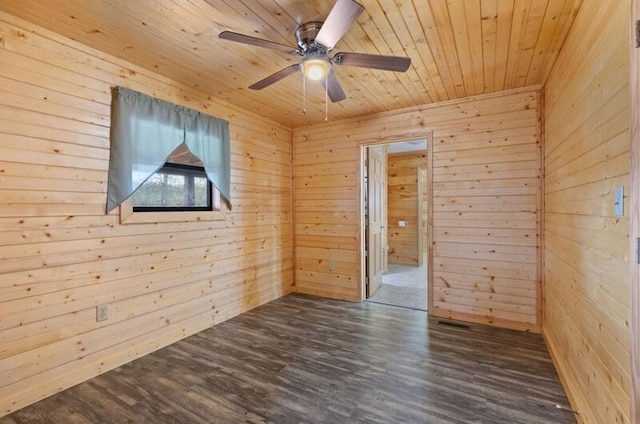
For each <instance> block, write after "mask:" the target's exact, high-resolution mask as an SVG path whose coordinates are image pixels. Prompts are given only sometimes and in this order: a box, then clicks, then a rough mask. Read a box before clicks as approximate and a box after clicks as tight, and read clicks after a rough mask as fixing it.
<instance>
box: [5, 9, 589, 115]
mask: <svg viewBox="0 0 640 424" xmlns="http://www.w3.org/2000/svg"><path fill="white" fill-rule="evenodd" d="M581 2H582V0H362V1H361V3H362V4H363V5H364V7H365V11H364V13H363V14H362V15H361V16H360V17H359V18H358V20H357V21H356V23H355V24H354V25H353V26H352V27H351V28H350V29H349V31H348V32H347V33H346V35H345V36H344V37H343V38H342V40H341V41H340V42H339V43H338V44H337V45H336V47H335V49H334V50H333V52H340V51H349V52H360V53H374V54H387V55H398V56H409V57H411V59H412V65H411V67H410V68H409V70H408V71H407V72H406V73H394V72H386V71H376V70H366V69H362V68H354V67H346V66H340V67H337V71H336V72H337V74H338V78H339V80H340V82H341V84H342V86H343V88H344V90H345V92H346V93H347V99H346V100H343V101H342V102H340V103H333V104H330V105H329V117H330V119H332V120H335V119H340V118H347V117H353V116H360V115H365V114H370V113H374V112H381V111H387V110H395V109H400V108H405V107H411V106H418V105H423V104H426V103H432V102H439V101H444V100H449V99H454V98H460V97H466V96H471V95H475V94H481V93H489V92H494V91H500V90H504V89H509V88H516V87H523V86H527V85H533V84H543V83H544V82H545V80H546V78H547V75H548V74H549V71H550V69H551V67H552V65H553V62H554V61H555V58H556V56H557V53H558V50H559V49H560V47H561V46H562V43H563V42H564V39H565V37H566V34H567V32H568V30H569V28H570V26H571V24H572V23H573V19H574V17H575V14H576V12H577V9H578V8H579V6H580V4H581ZM333 3H334V2H333V0H241V1H240V0H136V1H130V0H64V1H63V0H20V1H16V0H0V10H4V11H6V12H8V13H11V14H13V15H16V16H18V17H21V18H24V19H26V20H28V21H31V22H33V23H35V24H37V25H40V26H42V27H45V28H47V29H49V30H52V31H55V32H57V33H60V34H62V35H65V36H67V37H70V38H72V39H74V40H77V41H79V42H81V43H83V44H86V45H88V46H91V47H94V48H96V49H98V50H100V51H103V52H105V53H108V54H111V55H114V56H116V57H119V58H121V59H124V60H126V61H128V62H131V63H133V64H136V65H138V66H140V67H143V68H146V69H149V70H153V71H155V72H158V73H159V74H161V75H163V76H166V77H169V78H171V79H173V80H175V81H178V82H181V83H184V84H187V85H190V86H193V87H196V88H199V89H201V90H203V91H204V92H206V93H209V94H210V95H211V96H212V97H216V98H219V99H222V100H226V101H228V102H230V103H232V104H235V105H238V106H241V107H244V108H246V109H248V110H251V111H254V112H256V113H259V114H260V115H263V116H266V117H269V118H272V119H274V120H275V121H278V122H281V123H283V124H286V125H288V126H291V127H296V126H300V125H307V124H310V123H315V122H322V121H323V120H324V98H325V96H324V90H323V89H322V86H321V85H319V84H317V83H315V84H307V90H306V109H307V114H306V115H303V114H302V105H303V95H302V77H301V76H300V75H299V74H297V75H294V76H291V77H288V78H287V79H285V80H283V81H280V82H278V83H276V84H274V85H272V86H270V87H268V88H265V89H263V90H261V91H254V90H249V89H248V88H247V87H248V86H249V85H251V84H253V83H254V82H256V81H259V80H261V79H262V78H264V77H266V76H268V75H270V74H271V73H273V72H275V71H278V70H280V69H282V68H284V67H286V66H289V65H291V64H293V63H296V62H298V61H299V60H300V57H299V56H288V55H286V54H284V53H279V52H276V51H272V50H267V49H263V48H259V47H255V46H245V45H241V44H237V43H232V42H229V41H224V40H220V39H219V38H218V34H219V33H220V32H221V31H224V30H230V31H235V32H240V33H243V34H248V35H252V36H255V37H259V38H264V39H268V40H272V41H275V42H279V43H283V44H287V45H292V46H294V45H295V43H296V41H295V36H294V31H295V28H296V26H297V25H298V24H300V23H303V22H307V21H313V20H323V19H324V18H325V17H326V16H327V15H328V13H329V11H330V10H331V8H332V6H333ZM0 36H1V34H0ZM26 36H28V35H26Z"/></svg>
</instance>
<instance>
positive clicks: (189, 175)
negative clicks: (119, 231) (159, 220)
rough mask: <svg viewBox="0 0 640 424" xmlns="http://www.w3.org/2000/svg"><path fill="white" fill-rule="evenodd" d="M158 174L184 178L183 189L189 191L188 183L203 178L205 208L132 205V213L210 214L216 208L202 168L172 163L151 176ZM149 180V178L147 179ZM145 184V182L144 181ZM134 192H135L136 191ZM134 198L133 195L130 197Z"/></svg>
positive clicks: (209, 184)
mask: <svg viewBox="0 0 640 424" xmlns="http://www.w3.org/2000/svg"><path fill="white" fill-rule="evenodd" d="M158 173H163V174H169V175H182V176H184V177H185V189H186V190H189V187H190V186H191V189H193V183H192V182H189V181H190V180H191V181H193V180H194V179H195V177H196V176H197V177H200V178H204V179H205V180H206V182H207V190H208V192H209V194H208V196H207V201H208V205H207V206H135V205H133V212H141V213H152V212H169V213H176V212H211V211H213V210H215V209H219V208H216V207H215V205H214V202H213V197H214V196H213V192H214V188H213V184H212V183H211V181H210V180H209V178H208V177H207V173H206V171H205V169H204V167H203V166H198V165H186V164H182V163H174V162H166V163H165V164H164V165H163V166H162V168H160V169H158V170H157V171H156V172H155V173H153V174H152V176H153V175H157V174H158ZM149 178H151V177H149ZM145 183H146V181H145ZM145 183H142V185H141V186H140V187H138V190H140V189H141V188H142V187H143V186H144V184H145ZM138 190H136V192H137V191H138ZM133 196H135V192H134V194H133V195H132V196H131V197H133Z"/></svg>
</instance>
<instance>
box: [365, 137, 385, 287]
mask: <svg viewBox="0 0 640 424" xmlns="http://www.w3.org/2000/svg"><path fill="white" fill-rule="evenodd" d="M367 151H368V152H367V219H368V228H367V238H368V242H367V297H371V296H372V295H373V294H374V293H375V292H376V290H378V289H379V288H380V286H381V285H382V273H383V272H384V262H385V261H384V255H385V254H386V242H385V241H384V240H383V238H384V237H383V236H384V229H385V226H386V225H387V220H386V205H385V202H384V199H385V197H386V196H385V193H384V190H385V184H384V182H385V178H386V169H385V166H384V163H385V161H384V148H383V147H382V146H370V147H369V148H368V149H367Z"/></svg>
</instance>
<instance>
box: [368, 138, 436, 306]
mask: <svg viewBox="0 0 640 424" xmlns="http://www.w3.org/2000/svg"><path fill="white" fill-rule="evenodd" d="M422 139H424V140H426V141H427V164H426V169H427V184H426V187H423V189H426V190H427V222H426V226H427V312H428V313H431V312H430V311H431V310H432V309H433V284H432V279H433V132H428V133H426V134H423V135H416V136H413V137H404V138H394V139H392V140H390V141H381V140H379V139H372V140H364V141H361V142H360V155H359V163H358V165H359V167H360V184H358V192H357V196H358V203H359V205H360V207H359V208H358V210H359V220H360V228H359V231H358V238H359V243H358V245H359V246H360V249H359V251H358V255H359V257H360V284H359V293H358V295H359V298H360V302H363V301H365V300H366V284H367V281H366V267H367V262H366V261H367V258H366V257H365V255H364V249H365V238H366V233H365V220H364V217H365V213H364V202H363V201H362V200H363V199H364V193H365V190H366V187H365V183H364V176H365V174H364V164H365V160H366V158H367V149H366V148H367V147H369V146H375V145H387V146H388V145H390V144H394V143H401V142H404V141H413V140H422Z"/></svg>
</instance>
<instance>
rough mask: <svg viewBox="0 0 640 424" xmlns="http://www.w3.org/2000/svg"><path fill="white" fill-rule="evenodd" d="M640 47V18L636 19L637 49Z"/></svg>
mask: <svg viewBox="0 0 640 424" xmlns="http://www.w3.org/2000/svg"><path fill="white" fill-rule="evenodd" d="M637 48H640V20H637V21H636V49H637Z"/></svg>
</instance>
